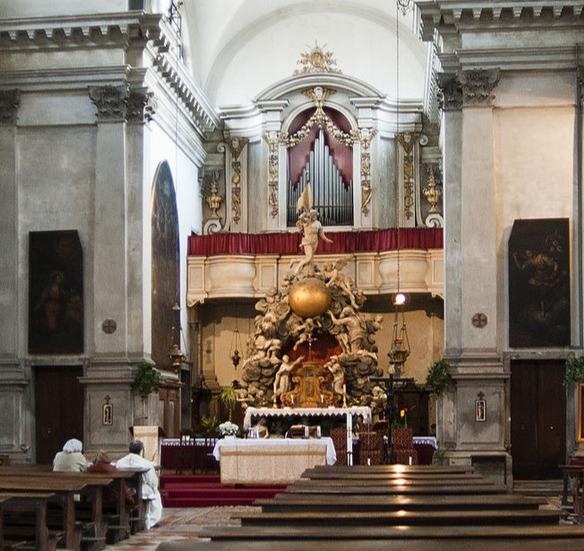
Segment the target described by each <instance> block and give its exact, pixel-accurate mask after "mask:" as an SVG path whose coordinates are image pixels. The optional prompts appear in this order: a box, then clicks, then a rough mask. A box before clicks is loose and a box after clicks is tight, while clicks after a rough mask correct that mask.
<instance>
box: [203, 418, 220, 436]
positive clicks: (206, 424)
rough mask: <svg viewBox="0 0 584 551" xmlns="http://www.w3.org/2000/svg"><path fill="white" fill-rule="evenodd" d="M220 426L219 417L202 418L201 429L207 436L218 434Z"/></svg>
mask: <svg viewBox="0 0 584 551" xmlns="http://www.w3.org/2000/svg"><path fill="white" fill-rule="evenodd" d="M218 426H219V419H217V417H213V416H210V417H203V418H202V419H201V430H202V431H203V434H204V435H205V436H207V437H208V436H214V435H216V434H217V427H218Z"/></svg>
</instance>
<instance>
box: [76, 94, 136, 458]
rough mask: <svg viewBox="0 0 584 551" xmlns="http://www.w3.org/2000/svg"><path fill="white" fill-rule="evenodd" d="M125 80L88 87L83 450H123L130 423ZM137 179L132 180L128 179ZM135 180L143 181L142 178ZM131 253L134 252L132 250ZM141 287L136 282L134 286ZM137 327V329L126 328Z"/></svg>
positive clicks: (131, 245)
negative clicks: (90, 232)
mask: <svg viewBox="0 0 584 551" xmlns="http://www.w3.org/2000/svg"><path fill="white" fill-rule="evenodd" d="M128 95H129V92H128V88H127V85H125V84H124V85H119V86H102V87H91V88H90V89H89V96H90V98H91V101H92V102H93V103H94V104H95V106H96V108H97V132H96V153H95V166H96V174H95V196H94V211H93V216H94V227H93V229H94V246H93V250H94V253H93V262H92V264H93V280H92V282H91V283H90V289H91V290H92V294H93V326H94V334H93V335H92V337H93V338H90V339H88V342H89V343H90V344H89V346H88V351H87V352H88V353H89V355H90V357H91V361H90V362H89V365H88V366H87V369H86V372H85V376H84V377H83V378H82V379H81V382H82V383H83V384H85V385H86V386H85V423H84V430H85V435H84V440H85V447H86V449H87V450H88V452H90V453H91V452H92V451H95V450H97V449H99V448H103V449H107V450H108V451H110V452H114V453H121V452H123V451H124V450H125V449H127V443H128V439H129V434H128V427H130V426H132V425H133V421H134V419H133V408H132V393H131V385H132V381H133V376H132V369H131V365H130V358H129V354H128V353H129V344H130V342H134V337H135V336H132V337H130V326H129V321H130V320H129V318H128V312H129V307H130V304H131V305H132V307H136V306H137V305H136V303H135V301H133V302H132V300H131V299H130V297H129V286H130V285H129V284H130V281H132V284H133V285H134V284H136V283H137V282H136V281H135V280H131V279H130V278H131V274H132V273H134V272H133V270H132V267H131V266H129V265H128V255H129V254H134V253H133V252H135V253H136V254H138V255H139V254H140V253H139V251H136V248H137V249H140V248H141V246H142V242H141V239H140V240H139V241H138V242H130V236H132V238H133V239H134V238H135V237H136V231H137V230H136V228H134V227H131V219H130V218H129V217H128V209H129V203H128V196H129V193H128V185H127V172H128V170H130V168H129V167H128V164H127V140H126V115H127V109H128ZM132 185H135V182H134V183H133V184H132ZM140 186H141V183H140ZM132 251H133V252H132ZM138 287H140V285H138ZM132 329H133V330H135V329H136V328H135V327H132ZM106 401H107V402H109V403H111V404H112V406H113V423H112V424H111V425H104V424H103V423H102V418H101V414H102V406H103V404H104V403H106Z"/></svg>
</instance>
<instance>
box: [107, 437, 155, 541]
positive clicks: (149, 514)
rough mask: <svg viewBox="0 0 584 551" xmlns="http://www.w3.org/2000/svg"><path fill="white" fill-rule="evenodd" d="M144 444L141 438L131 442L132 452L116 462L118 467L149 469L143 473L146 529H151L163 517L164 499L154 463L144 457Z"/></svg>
mask: <svg viewBox="0 0 584 551" xmlns="http://www.w3.org/2000/svg"><path fill="white" fill-rule="evenodd" d="M143 454H144V444H142V442H140V440H134V441H133V442H131V443H130V453H129V454H128V455H125V456H124V457H122V458H121V459H119V460H118V462H117V463H116V467H117V468H118V469H148V470H147V471H146V472H145V473H142V499H143V500H144V501H146V502H147V503H146V518H145V522H146V529H147V530H149V529H150V528H152V527H153V526H155V525H156V524H158V522H159V521H160V518H161V517H162V499H161V498H160V492H159V491H158V477H157V476H156V471H155V470H154V463H152V461H148V459H144V457H142V455H143Z"/></svg>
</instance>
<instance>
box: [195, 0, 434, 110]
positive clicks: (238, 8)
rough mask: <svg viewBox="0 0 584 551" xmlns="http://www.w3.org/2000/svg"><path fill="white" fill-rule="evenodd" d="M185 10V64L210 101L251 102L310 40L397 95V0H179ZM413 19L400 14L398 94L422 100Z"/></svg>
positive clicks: (422, 64)
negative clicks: (183, 0)
mask: <svg viewBox="0 0 584 551" xmlns="http://www.w3.org/2000/svg"><path fill="white" fill-rule="evenodd" d="M412 4H413V2H412ZM183 14H184V18H185V20H186V27H187V28H186V32H185V41H186V47H187V54H188V63H189V65H190V67H191V69H192V72H193V76H194V77H195V79H196V80H197V81H198V82H199V83H200V84H201V86H202V87H203V88H204V89H205V90H206V92H207V94H208V96H209V99H210V100H211V102H212V103H213V104H214V105H216V106H219V107H220V106H233V105H244V104H249V103H250V102H251V101H252V100H253V98H254V97H255V96H256V95H257V94H258V93H259V92H260V91H262V90H264V89H265V88H267V87H269V86H270V85H272V84H273V83H275V82H277V81H279V80H281V79H284V78H287V77H289V76H291V75H292V73H293V72H294V69H295V68H296V62H297V60H298V59H299V57H300V54H301V52H303V51H307V50H309V49H310V48H311V47H313V46H314V44H315V41H318V44H319V46H323V45H326V49H327V50H330V51H332V52H333V54H334V56H335V58H336V60H337V64H338V67H339V68H340V69H341V70H342V72H343V73H344V74H347V75H350V76H353V77H357V78H359V79H361V80H363V81H365V82H367V83H368V84H370V85H372V86H374V87H375V88H377V89H379V90H380V91H381V92H382V93H384V94H387V95H388V96H390V97H395V96H396V95H397V87H396V70H397V67H396V59H397V56H396V47H397V41H396V35H397V25H396V1H395V0H185V2H184V7H183ZM416 18H417V13H416V12H415V11H414V10H410V12H409V13H408V14H407V15H406V16H403V15H401V14H400V16H399V21H400V26H399V37H400V40H399V44H400V46H399V50H400V57H399V59H400V79H399V82H400V85H399V95H400V98H404V99H406V98H407V99H420V100H421V99H422V98H423V95H424V80H425V74H426V59H427V46H426V45H425V44H423V43H422V42H421V40H420V39H419V37H418V33H417V29H416V27H417V25H416Z"/></svg>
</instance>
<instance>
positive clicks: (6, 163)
mask: <svg viewBox="0 0 584 551" xmlns="http://www.w3.org/2000/svg"><path fill="white" fill-rule="evenodd" d="M19 106H20V92H19V91H18V90H0V189H1V190H2V194H1V196H2V200H1V201H0V235H1V236H2V254H1V255H0V305H1V307H0V327H2V330H1V331H0V454H8V455H10V456H11V457H12V459H13V460H16V461H18V462H22V461H23V460H27V459H30V450H31V447H32V444H33V434H32V432H31V418H30V411H27V410H28V408H27V407H26V405H27V402H28V400H29V398H30V397H27V394H28V391H29V384H30V369H26V370H25V366H24V365H23V363H22V362H21V361H20V359H19V358H20V357H21V356H22V355H24V354H26V350H27V343H26V341H19V335H18V328H19V327H20V326H21V324H20V322H19V315H20V314H19V304H18V295H19V286H21V285H24V283H23V282H21V283H20V284H19V275H20V271H19V266H21V265H22V263H24V262H28V256H27V257H26V258H22V259H19V255H18V248H19V238H18V178H17V127H16V122H17V116H18V108H19ZM27 250H28V248H27ZM21 310H22V312H24V315H27V314H26V312H27V305H26V304H24V305H22V308H21Z"/></svg>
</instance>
